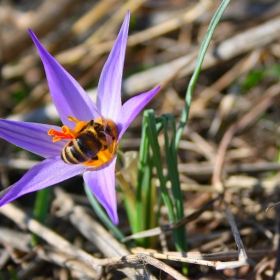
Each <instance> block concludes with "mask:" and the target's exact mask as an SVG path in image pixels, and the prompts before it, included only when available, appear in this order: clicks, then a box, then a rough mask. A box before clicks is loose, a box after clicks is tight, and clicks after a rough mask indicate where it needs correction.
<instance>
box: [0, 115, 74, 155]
mask: <svg viewBox="0 0 280 280" xmlns="http://www.w3.org/2000/svg"><path fill="white" fill-rule="evenodd" d="M51 128H54V129H56V130H58V131H60V130H61V128H60V127H56V126H53V125H47V124H39V123H28V122H17V121H11V120H3V119H0V137H1V138H3V139H5V140H6V141H9V142H11V143H12V144H14V145H16V146H19V147H21V148H23V149H25V150H28V151H30V152H32V153H34V154H37V155H39V156H42V157H44V158H49V157H53V156H58V155H60V153H61V150H62V149H63V147H64V146H65V145H66V143H67V142H69V141H59V142H56V143H53V142H52V137H51V136H48V134H47V132H48V131H49V129H51Z"/></svg>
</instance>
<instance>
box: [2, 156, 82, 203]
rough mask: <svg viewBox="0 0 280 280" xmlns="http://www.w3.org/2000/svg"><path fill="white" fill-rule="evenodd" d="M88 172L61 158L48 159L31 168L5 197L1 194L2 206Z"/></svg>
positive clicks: (5, 192) (6, 192)
mask: <svg viewBox="0 0 280 280" xmlns="http://www.w3.org/2000/svg"><path fill="white" fill-rule="evenodd" d="M85 170H86V166H83V165H80V164H79V165H69V164H66V163H64V162H63V161H62V160H61V159H60V157H52V158H49V159H46V160H44V161H42V162H40V163H38V164H37V165H35V166H34V167H33V168H31V169H30V170H29V171H28V172H27V173H26V174H25V175H24V176H23V177H22V178H21V179H20V180H19V181H18V182H17V183H15V184H14V185H12V186H11V187H10V188H9V189H8V190H7V191H6V190H4V191H3V192H4V195H3V196H2V194H1V196H2V197H1V200H0V206H2V205H4V204H6V203H8V202H10V201H13V200H15V199H16V198H18V197H20V196H22V195H24V194H27V193H30V192H34V191H37V190H40V189H44V188H46V187H49V186H52V185H54V184H57V183H59V182H61V181H64V180H66V179H69V178H71V177H74V176H75V175H78V174H80V173H83V172H84V171H85Z"/></svg>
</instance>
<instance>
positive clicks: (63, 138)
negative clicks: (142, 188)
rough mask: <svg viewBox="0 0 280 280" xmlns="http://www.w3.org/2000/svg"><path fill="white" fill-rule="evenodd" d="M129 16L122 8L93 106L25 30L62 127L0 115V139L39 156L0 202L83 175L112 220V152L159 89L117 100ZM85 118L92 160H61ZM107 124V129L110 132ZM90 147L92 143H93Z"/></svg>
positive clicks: (115, 218) (114, 214)
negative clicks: (119, 25) (93, 140)
mask: <svg viewBox="0 0 280 280" xmlns="http://www.w3.org/2000/svg"><path fill="white" fill-rule="evenodd" d="M129 18H130V15H129V12H128V13H127V15H126V17H125V19H124V22H123V25H122V28H121V30H120V32H119V35H118V37H117V40H116V42H115V44H114V46H113V49H112V51H111V53H110V55H109V58H108V60H107V62H106V63H105V66H104V68H103V70H102V73H101V77H100V80H99V84H98V98H97V103H96V104H94V103H93V101H92V100H91V99H90V97H89V96H88V95H87V93H86V92H85V91H84V90H83V89H82V88H81V86H80V85H79V84H78V83H77V82H76V81H75V80H74V78H73V77H71V76H70V75H69V73H67V72H66V70H65V69H63V68H62V66H61V65H60V64H59V63H58V62H57V61H56V60H55V59H54V58H53V57H52V56H51V55H50V54H49V53H48V52H47V51H46V49H45V48H44V47H43V46H42V45H41V44H40V42H39V40H38V39H37V37H36V36H35V34H34V33H33V32H32V31H31V30H29V32H30V35H31V38H32V40H33V41H34V43H35V45H36V47H37V49H38V52H39V55H40V57H41V60H42V62H43V64H44V68H45V72H46V76H47V80H48V84H49V89H50V93H51V96H52V99H53V102H54V104H55V106H56V108H57V110H58V113H59V116H60V119H61V121H62V123H63V127H62V128H61V127H55V126H53V125H47V124H38V123H28V122H17V121H11V120H4V119H0V137H2V138H4V139H5V140H7V141H9V142H11V143H13V144H14V145H16V146H19V147H21V148H23V149H26V150H28V151H30V152H32V153H35V154H37V155H40V156H42V157H44V158H45V160H44V161H42V162H40V163H39V164H37V165H35V166H34V167H33V168H31V169H30V170H29V171H28V172H27V173H26V174H25V175H24V176H23V177H22V178H21V179H20V180H19V181H18V182H17V183H15V184H14V185H12V186H11V187H9V188H8V189H6V190H4V191H3V192H2V193H1V195H0V197H1V199H0V206H2V205H4V204H6V203H8V202H10V201H13V200H15V199H16V198H18V197H20V196H22V195H24V194H26V193H29V192H33V191H37V190H40V189H43V188H46V187H49V186H51V185H54V184H57V183H59V182H61V181H64V180H66V179H68V178H71V177H73V176H76V175H78V174H83V177H84V181H85V183H86V184H87V185H88V186H89V188H90V189H91V190H92V192H93V193H94V195H95V196H96V198H97V199H98V200H99V202H100V203H101V204H102V206H103V207H104V208H105V210H106V211H107V213H108V215H109V217H110V218H111V220H112V221H113V222H114V223H115V224H118V215H117V202H116V192H115V174H114V173H115V164H116V155H115V150H116V148H117V145H118V143H119V141H120V139H121V137H122V136H123V134H124V132H125V131H126V129H127V128H128V126H129V125H130V123H131V122H132V121H133V119H134V118H135V117H136V115H137V114H138V113H139V112H140V111H141V110H142V109H143V107H144V106H145V105H146V104H147V103H148V102H149V101H150V100H151V99H152V98H153V96H154V95H155V94H156V93H157V92H158V90H159V88H160V87H156V88H154V89H152V90H151V91H148V92H145V93H142V94H139V95H137V96H134V97H132V98H131V99H129V100H128V101H127V102H125V103H124V104H123V105H122V103H121V81H122V73H123V64H124V57H125V49H126V42H127V36H128V27H129ZM90 121H92V122H91V126H90V130H91V132H90V133H92V134H93V135H95V138H97V139H98V138H100V141H101V142H99V149H98V151H97V152H98V153H97V154H96V155H94V156H93V157H92V159H90V160H87V159H88V158H86V159H84V160H83V161H81V163H76V162H72V164H71V162H70V163H69V162H68V163H66V161H65V160H63V158H62V156H61V155H62V151H63V150H65V147H66V146H67V147H68V149H71V145H72V144H73V142H74V141H76V144H77V142H78V139H77V137H78V136H79V135H81V132H82V131H83V130H85V128H87V126H88V124H89V122H90ZM112 127H113V130H114V131H113V132H112V131H111V130H110V128H112ZM51 136H53V137H51ZM114 136H116V137H114ZM97 142H98V141H97ZM100 143H101V144H100ZM93 148H96V146H94V145H93ZM87 152H88V151H87ZM84 154H85V152H84ZM91 155H92V154H91ZM70 156H71V155H70Z"/></svg>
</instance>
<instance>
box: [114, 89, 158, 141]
mask: <svg viewBox="0 0 280 280" xmlns="http://www.w3.org/2000/svg"><path fill="white" fill-rule="evenodd" d="M159 90H160V86H157V87H156V88H154V89H152V90H150V91H147V92H144V93H141V94H139V95H136V96H134V97H132V98H130V99H129V100H127V101H126V102H125V103H124V104H123V106H122V108H121V112H120V114H119V116H118V120H117V121H116V123H117V125H118V128H119V137H118V141H119V140H120V139H121V137H122V136H123V134H124V132H125V131H126V130H127V128H128V127H129V125H130V124H131V122H132V121H133V120H134V118H135V117H136V116H137V115H138V114H139V112H140V111H141V110H142V109H143V108H144V107H145V106H146V105H147V103H148V102H149V101H150V100H151V99H152V98H153V97H154V96H155V94H156V93H157V92H158V91H159Z"/></svg>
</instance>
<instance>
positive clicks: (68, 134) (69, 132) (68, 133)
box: [48, 116, 86, 142]
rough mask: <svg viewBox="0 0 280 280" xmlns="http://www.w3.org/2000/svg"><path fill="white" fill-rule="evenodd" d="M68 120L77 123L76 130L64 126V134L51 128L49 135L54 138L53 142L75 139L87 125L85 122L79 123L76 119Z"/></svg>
mask: <svg viewBox="0 0 280 280" xmlns="http://www.w3.org/2000/svg"><path fill="white" fill-rule="evenodd" d="M68 119H69V120H70V121H73V122H75V123H76V126H75V128H74V130H73V129H71V128H69V127H68V126H66V125H63V126H62V127H61V130H62V132H59V131H56V130H54V129H53V128H51V129H50V130H49V131H48V135H49V136H53V140H52V141H53V142H57V141H60V140H62V139H69V140H72V139H75V138H76V137H77V136H78V132H79V131H80V130H81V129H82V128H83V127H84V126H85V125H86V122H85V121H79V120H78V119H76V118H74V117H71V116H69V117H68Z"/></svg>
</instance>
